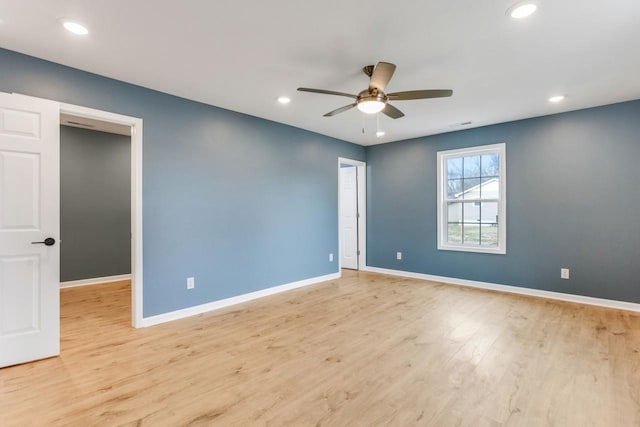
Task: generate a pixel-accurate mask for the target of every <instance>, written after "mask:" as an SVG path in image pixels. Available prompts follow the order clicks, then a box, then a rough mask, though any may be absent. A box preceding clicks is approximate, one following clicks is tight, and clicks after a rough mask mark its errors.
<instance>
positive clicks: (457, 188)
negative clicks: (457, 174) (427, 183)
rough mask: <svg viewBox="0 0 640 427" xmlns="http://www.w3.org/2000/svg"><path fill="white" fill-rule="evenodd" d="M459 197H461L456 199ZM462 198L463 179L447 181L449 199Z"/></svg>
mask: <svg viewBox="0 0 640 427" xmlns="http://www.w3.org/2000/svg"><path fill="white" fill-rule="evenodd" d="M456 196H459V197H456ZM461 197H462V180H461V179H449V180H447V198H448V199H457V198H461Z"/></svg>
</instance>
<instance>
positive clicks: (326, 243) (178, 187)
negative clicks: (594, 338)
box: [0, 49, 365, 317]
mask: <svg viewBox="0 0 640 427" xmlns="http://www.w3.org/2000/svg"><path fill="white" fill-rule="evenodd" d="M0 70H2V71H1V72H0V91H3V92H18V93H23V94H27V95H32V96H37V97H41V98H47V99H53V100H57V101H61V102H66V103H71V104H76V105H82V106H86V107H91V108H97V109H100V110H105V111H112V112H117V113H120V114H125V115H129V116H134V117H140V118H142V119H143V120H144V154H143V195H142V199H143V200H142V201H143V221H144V226H143V233H144V241H143V245H144V257H143V262H144V298H143V311H144V316H145V317H148V316H152V315H156V314H161V313H165V312H168V311H172V310H178V309H181V308H186V307H190V306H194V305H198V304H204V303H207V302H210V301H215V300H219V299H223V298H228V297H232V296H235V295H240V294H244V293H248V292H253V291H257V290H260V289H265V288H269V287H272V286H276V285H281V284H284V283H289V282H294V281H298V280H303V279H307V278H311V277H316V276H321V275H326V274H330V273H336V272H337V271H338V263H337V259H338V257H337V254H338V162H337V158H338V157H347V158H352V159H356V160H364V156H365V153H364V148H363V147H360V146H357V145H354V144H349V143H346V142H343V141H339V140H336V139H332V138H329V137H326V136H322V135H318V134H315V133H312V132H308V131H304V130H302V129H298V128H294V127H290V126H286V125H282V124H278V123H274V122H270V121H267V120H263V119H259V118H256V117H252V116H247V115H244V114H240V113H235V112H232V111H228V110H224V109H221V108H216V107H212V106H209V105H205V104H201V103H197V102H193V101H188V100H185V99H182V98H178V97H175V96H171V95H167V94H164V93H160V92H156V91H152V90H149V89H145V88H142V87H139V86H135V85H130V84H127V83H123V82H120V81H116V80H112V79H108V78H106V77H101V76H97V75H95V74H90V73H86V72H83V71H80V70H76V69H73V68H69V67H65V66H62V65H58V64H54V63H51V62H47V61H44V60H40V59H37V58H33V57H29V56H26V55H22V54H19V53H15V52H11V51H8V50H1V49H0ZM159 72H162V70H159ZM295 87H296V86H295V82H294V83H292V89H293V88H295ZM274 108H277V106H275V105H274ZM331 252H332V253H334V254H336V257H335V258H334V262H329V261H328V259H329V257H328V254H329V253H331ZM189 276H194V277H195V285H196V286H195V289H193V290H189V291H188V290H187V289H186V278H187V277H189Z"/></svg>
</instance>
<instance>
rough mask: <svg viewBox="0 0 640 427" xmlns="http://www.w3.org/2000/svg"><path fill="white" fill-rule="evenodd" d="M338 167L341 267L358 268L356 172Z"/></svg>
mask: <svg viewBox="0 0 640 427" xmlns="http://www.w3.org/2000/svg"><path fill="white" fill-rule="evenodd" d="M357 169H358V168H356V167H355V166H349V167H342V166H341V167H340V240H341V241H340V261H341V264H342V268H351V269H354V270H357V269H358V172H357Z"/></svg>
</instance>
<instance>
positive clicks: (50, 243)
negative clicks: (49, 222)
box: [31, 237, 56, 246]
mask: <svg viewBox="0 0 640 427" xmlns="http://www.w3.org/2000/svg"><path fill="white" fill-rule="evenodd" d="M31 244H32V245H45V246H53V245H55V244H56V239H54V238H53V237H47V238H46V239H44V241H43V242H31Z"/></svg>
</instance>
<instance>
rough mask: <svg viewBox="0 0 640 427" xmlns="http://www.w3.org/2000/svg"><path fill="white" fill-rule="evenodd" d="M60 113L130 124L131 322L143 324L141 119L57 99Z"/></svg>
mask: <svg viewBox="0 0 640 427" xmlns="http://www.w3.org/2000/svg"><path fill="white" fill-rule="evenodd" d="M60 113H61V114H68V115H71V116H76V117H81V118H87V119H94V120H100V121H103V122H109V123H116V124H119V125H125V126H131V325H132V326H133V327H134V328H141V327H143V324H142V315H143V311H142V295H143V281H142V271H143V270H142V141H143V138H142V119H139V118H137V117H130V116H124V115H122V114H116V113H110V112H107V111H102V110H96V109H93V108H87V107H81V106H79V105H73V104H64V103H60Z"/></svg>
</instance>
